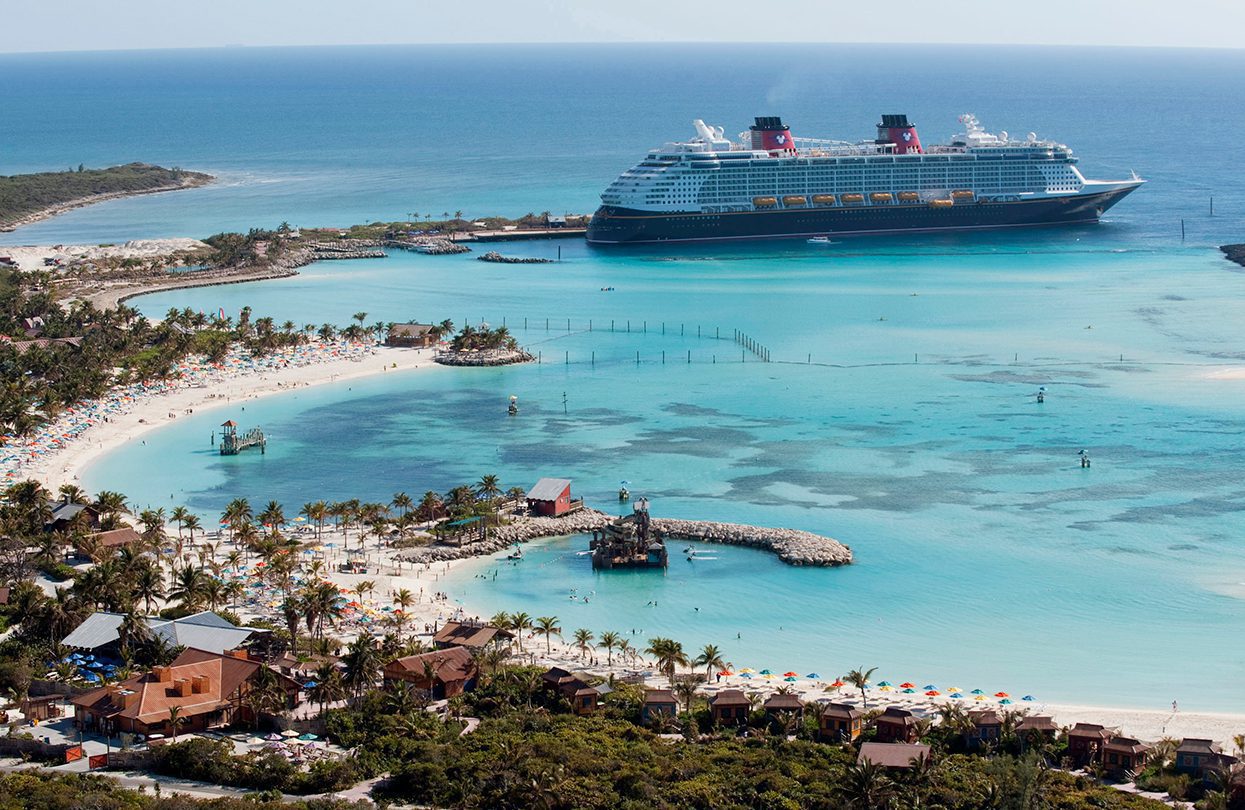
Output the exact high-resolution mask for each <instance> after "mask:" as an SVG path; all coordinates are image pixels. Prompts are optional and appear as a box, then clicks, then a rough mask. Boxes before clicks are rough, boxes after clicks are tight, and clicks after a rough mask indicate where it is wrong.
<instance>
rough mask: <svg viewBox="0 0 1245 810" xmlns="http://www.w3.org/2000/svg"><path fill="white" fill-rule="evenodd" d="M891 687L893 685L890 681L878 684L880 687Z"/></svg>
mask: <svg viewBox="0 0 1245 810" xmlns="http://www.w3.org/2000/svg"><path fill="white" fill-rule="evenodd" d="M890 685H891V682H890V681H882V682H881V683H880V684H878V686H890Z"/></svg>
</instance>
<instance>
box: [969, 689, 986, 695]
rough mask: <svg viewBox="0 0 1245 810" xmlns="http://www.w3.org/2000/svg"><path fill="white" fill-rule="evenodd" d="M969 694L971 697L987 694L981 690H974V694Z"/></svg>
mask: <svg viewBox="0 0 1245 810" xmlns="http://www.w3.org/2000/svg"><path fill="white" fill-rule="evenodd" d="M969 694H971V695H984V694H985V692H983V691H981V690H980V689H974V690H973V691H972V692H970V693H969Z"/></svg>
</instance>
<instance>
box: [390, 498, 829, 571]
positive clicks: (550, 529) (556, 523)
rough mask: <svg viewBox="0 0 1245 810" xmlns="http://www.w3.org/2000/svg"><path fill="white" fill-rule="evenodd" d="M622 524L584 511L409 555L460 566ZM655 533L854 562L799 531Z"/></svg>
mask: <svg viewBox="0 0 1245 810" xmlns="http://www.w3.org/2000/svg"><path fill="white" fill-rule="evenodd" d="M616 519H617V518H616V517H615V516H614V515H610V514H607V513H605V512H600V511H597V510H596V509H581V510H579V511H578V512H575V513H573V514H570V515H564V516H563V517H558V518H548V517H526V516H524V517H516V518H514V520H513V521H512V522H511V523H508V524H506V525H505V526H500V527H498V528H496V529H490V530H489V539H488V540H486V541H484V542H482V543H470V544H467V545H464V546H459V547H451V546H429V547H426V548H420V549H413V550H412V551H410V552H409V553H407V554H405V555H403V557H402V559H403V560H405V561H409V562H435V561H445V560H457V559H462V558H464V557H475V556H480V555H485V554H494V553H496V552H499V551H503V550H505V549H506V548H509V547H510V546H513V545H514V544H515V543H525V542H527V541H528V540H536V539H538V538H541V537H562V536H565V535H570V534H587V533H589V532H592V531H594V530H600V529H604V528H605V527H606V526H608V525H610V524H611V523H613V522H614V521H615V520H616ZM653 530H654V531H655V532H656V533H657V534H658V535H660V536H661V537H662V539H663V540H666V541H672V540H694V541H699V542H703V543H721V544H723V545H728V546H748V547H750V548H759V549H765V550H767V551H772V552H774V553H775V554H777V555H778V559H780V560H782V561H783V562H785V563H787V564H788V565H810V566H838V565H848V564H850V563H851V562H852V550H851V549H850V548H848V547H847V546H845V545H843V544H842V543H840V542H839V541H837V540H833V539H831V538H829V537H823V536H821V535H818V534H813V533H812V532H804V531H799V530H796V529H766V528H762V527H759V526H744V525H742V524H738V523H717V522H714V521H704V520H678V519H675V518H653Z"/></svg>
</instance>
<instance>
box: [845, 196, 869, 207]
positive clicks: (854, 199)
mask: <svg viewBox="0 0 1245 810" xmlns="http://www.w3.org/2000/svg"><path fill="white" fill-rule="evenodd" d="M864 201H865V195H863V194H844V195H843V204H844V205H848V204H851V203H862V202H864Z"/></svg>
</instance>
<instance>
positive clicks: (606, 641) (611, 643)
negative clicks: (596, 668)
mask: <svg viewBox="0 0 1245 810" xmlns="http://www.w3.org/2000/svg"><path fill="white" fill-rule="evenodd" d="M620 641H622V637H621V636H619V635H618V634H617V633H615V632H614V631H613V630H606V631H605V632H604V633H602V634H601V640H600V646H602V647H604V648H605V665H606V666H609V667H612V666H614V648H615V647H617V646H618V643H619V642H620Z"/></svg>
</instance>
